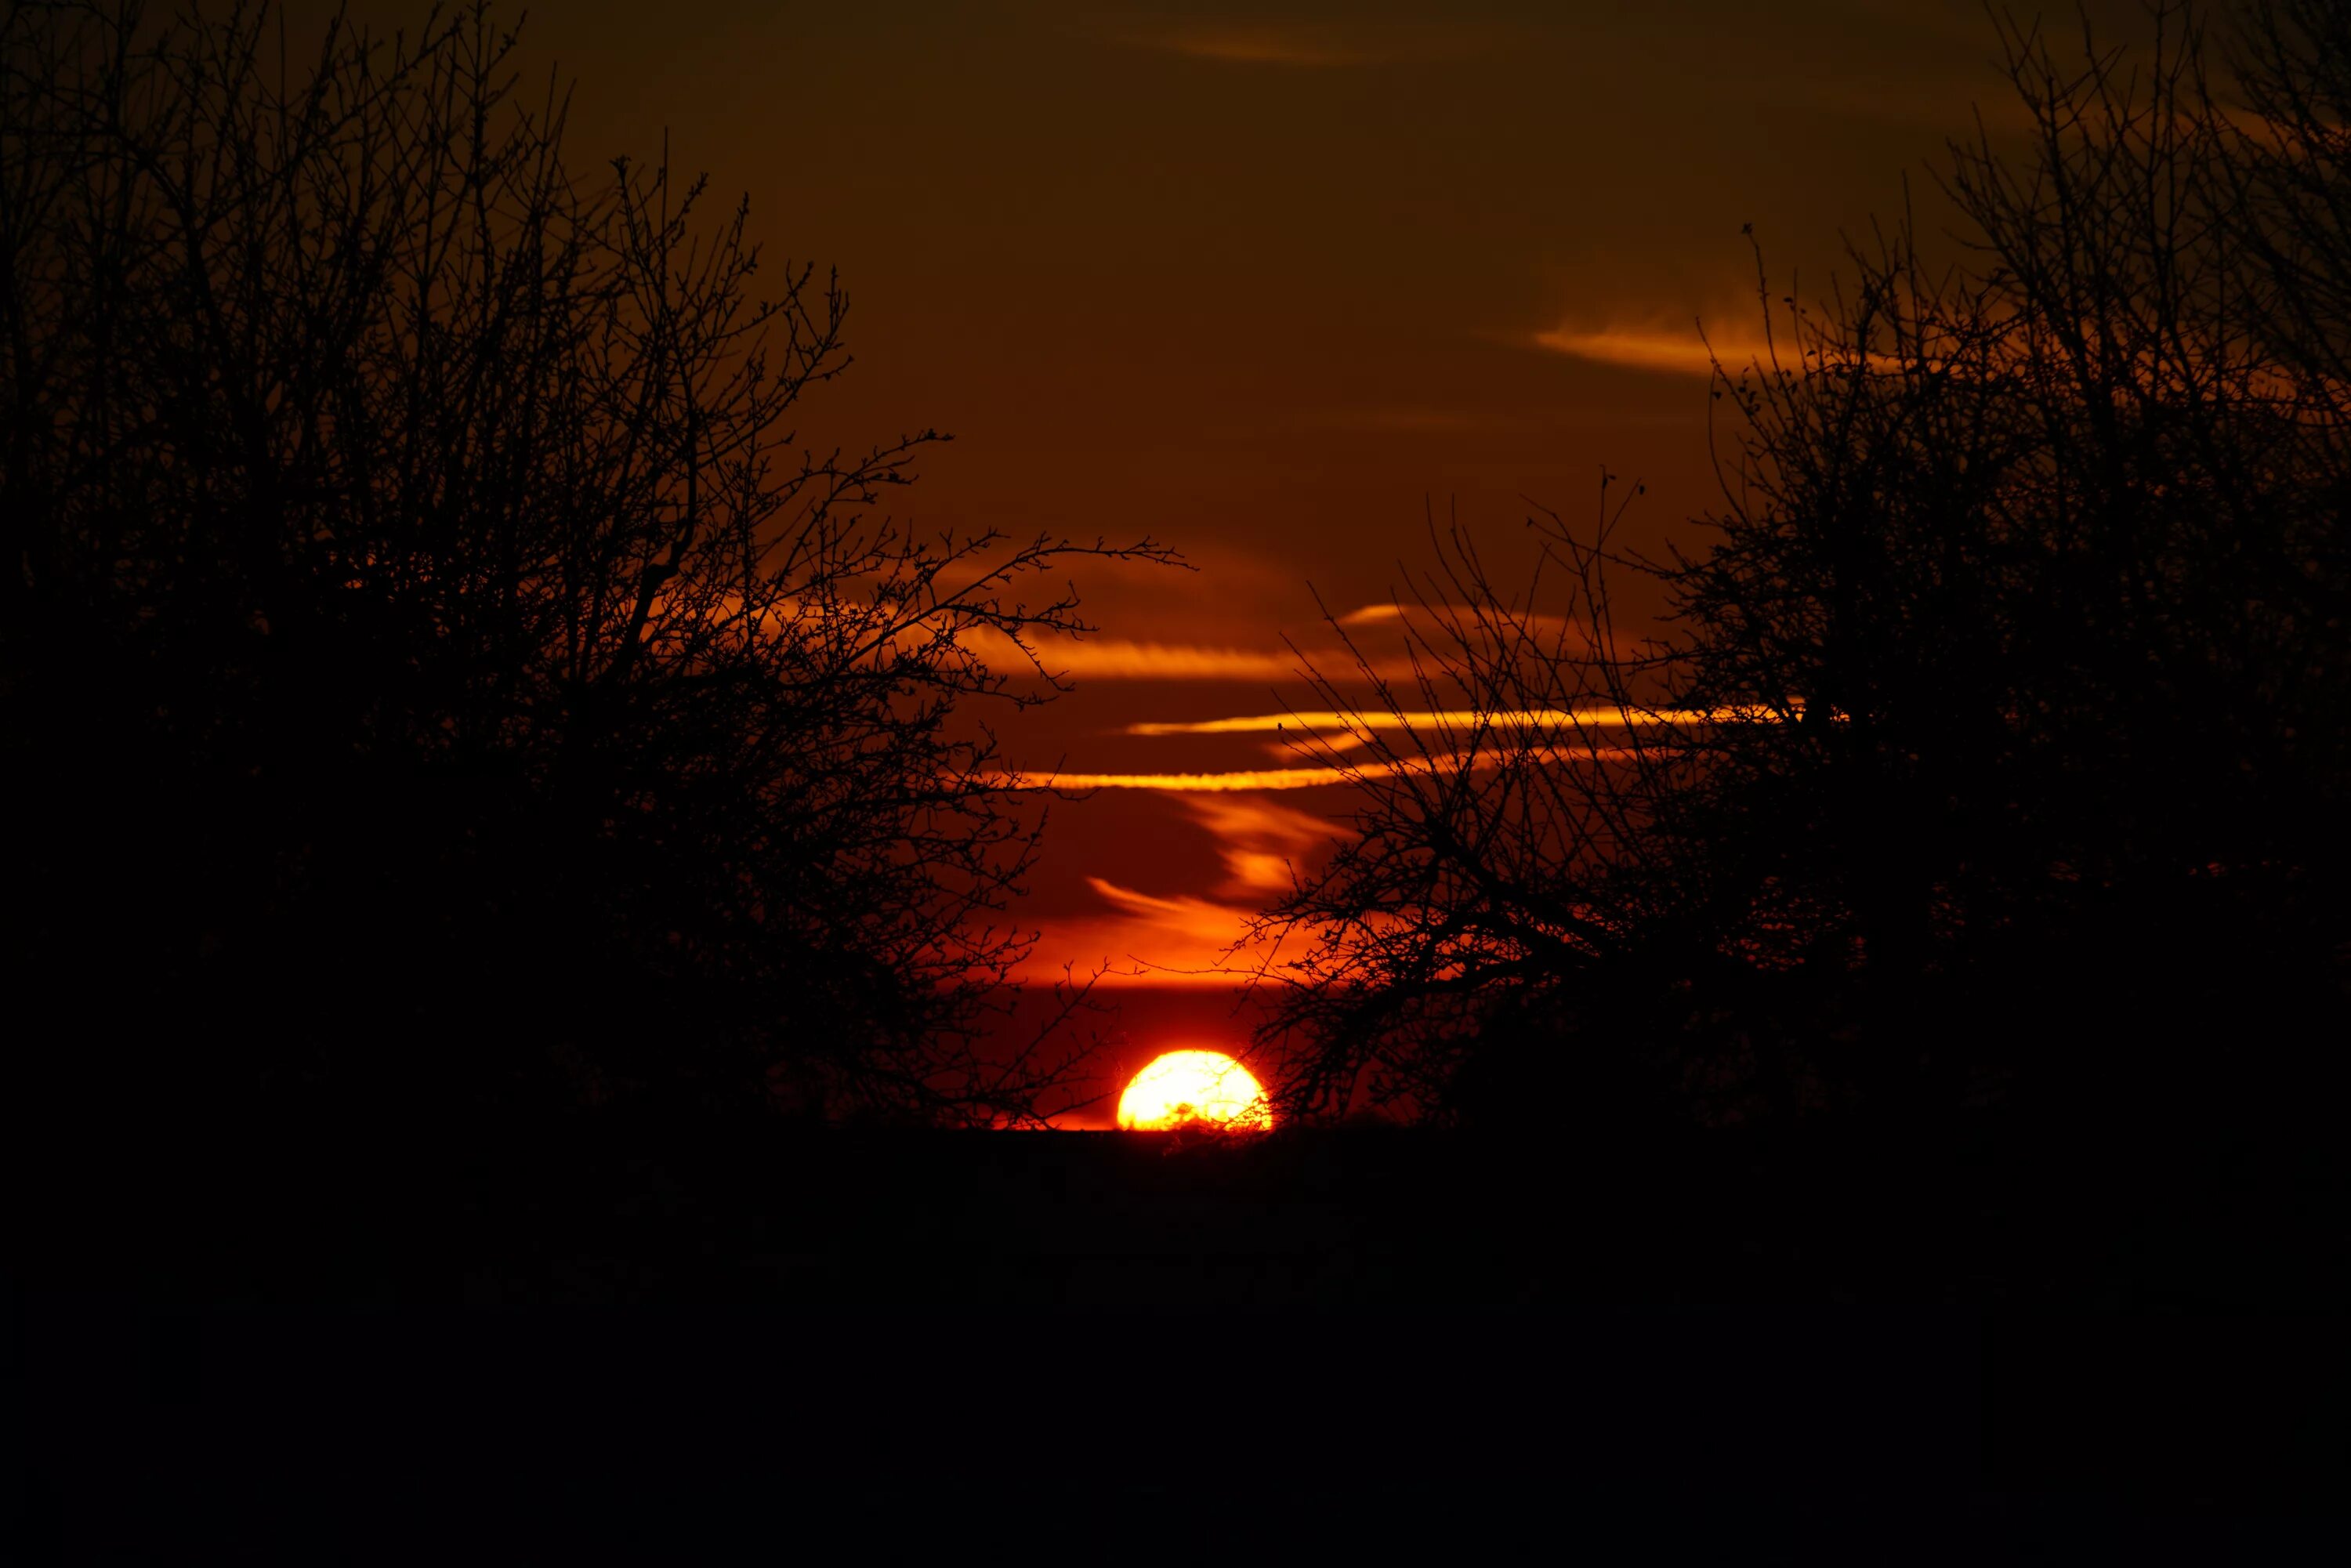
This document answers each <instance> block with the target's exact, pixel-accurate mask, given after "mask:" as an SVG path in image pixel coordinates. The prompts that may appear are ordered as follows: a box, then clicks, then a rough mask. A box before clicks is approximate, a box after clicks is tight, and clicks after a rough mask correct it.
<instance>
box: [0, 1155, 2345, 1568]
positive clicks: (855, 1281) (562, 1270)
mask: <svg viewBox="0 0 2351 1568" xmlns="http://www.w3.org/2000/svg"><path fill="white" fill-rule="evenodd" d="M2344 1169H2345V1163H2344V1161H2343V1160H2342V1159H2341V1158H2340V1156H2339V1153H2338V1152H2337V1151H2336V1150H2335V1149H2333V1148H2331V1147H2326V1146H2323V1145H2321V1144H2320V1143H2318V1142H2316V1141H2314V1140H2312V1139H2310V1138H2308V1137H2279V1136H2262V1135H2258V1134H2245V1135H2241V1136H2222V1135H2219V1134H2212V1135H2209V1136H2206V1137H2203V1138H2201V1139H2194V1138H2183V1137H2181V1136H2179V1135H2178V1134H2173V1133H2155V1132H2150V1133H2149V1134H2147V1135H2145V1136H2144V1137H2140V1138H2137V1139H2135V1140H2128V1141H2124V1142H2117V1141H2116V1140H2111V1139H2109V1140H2107V1141H2105V1143H2103V1144H2102V1145H2101V1146H2100V1148H2099V1151H2098V1152H2097V1153H2096V1154H2095V1156H2093V1155H2087V1154H2085V1153H2084V1152H2083V1150H2082V1148H2081V1145H2080V1144H2079V1141H2078V1140H2072V1139H2067V1138H2063V1137H2059V1136H2056V1135H2054V1134H2050V1133H2047V1132H2045V1131H2044V1132H2035V1131H2033V1130H2032V1129H2027V1128H2022V1127H2019V1126H2016V1125H2014V1124H1994V1123H1985V1124H1976V1125H1971V1126H1967V1127H1960V1128H1949V1129H1943V1130H1941V1131H1938V1132H1936V1133H1933V1134H1920V1133H1918V1132H1917V1131H1916V1130H1914V1131H1912V1132H1910V1133H1907V1134H1903V1135H1901V1136H1894V1135H1890V1134H1884V1135H1873V1136H1868V1137H1863V1136H1859V1135H1855V1134H1835V1135H1822V1134H1807V1136H1805V1137H1804V1138H1802V1139H1801V1140H1799V1139H1793V1138H1782V1139H1776V1140H1774V1139H1765V1138H1760V1137H1756V1136H1752V1135H1747V1134H1709V1135H1704V1136H1693V1137H1690V1138H1688V1139H1686V1140H1680V1141H1673V1140H1667V1141H1665V1142H1656V1141H1646V1142H1644V1143H1643V1144H1642V1145H1640V1146H1639V1148H1638V1149H1637V1150H1634V1149H1620V1150H1597V1149H1593V1148H1592V1147H1590V1146H1589V1145H1586V1146H1584V1147H1583V1148H1581V1149H1578V1150H1573V1151H1567V1152H1562V1151H1561V1150H1558V1149H1534V1148H1516V1149H1504V1150H1496V1149H1493V1148H1490V1147H1481V1146H1479V1145H1475V1144H1472V1143H1470V1142H1468V1141H1467V1140H1462V1139H1448V1138H1445V1137H1435V1136H1423V1135H1420V1134H1398V1133H1393V1132H1380V1131H1368V1130H1367V1131H1360V1132H1346V1133H1332V1134H1316V1135H1311V1136H1308V1135H1300V1136H1280V1137H1275V1138H1272V1139H1268V1140H1263V1141H1261V1142H1259V1143H1256V1144H1252V1145H1237V1146H1230V1147H1214V1146H1176V1145H1170V1144H1169V1143H1168V1142H1167V1141H1165V1140H1158V1139H1137V1138H1131V1137H1123V1136H1120V1135H1116V1134H967V1135H922V1134H849V1133H840V1134H825V1135H806V1134H802V1135H792V1136H788V1135H783V1134H778V1133H777V1132H775V1131H774V1130H773V1129H768V1128H764V1127H734V1128H712V1127H695V1128H693V1129H677V1128H670V1129H661V1128H655V1127H651V1126H647V1125H643V1124H637V1125H630V1126H622V1125H617V1124H616V1125H609V1126H603V1127H594V1128H572V1129H569V1130H565V1131H560V1132H558V1131H551V1130H546V1129H542V1130H539V1131H538V1132H536V1133H533V1134H529V1135H528V1136H522V1135H518V1134H515V1133H514V1132H513V1130H511V1129H507V1130H505V1131H504V1132H502V1133H501V1134H498V1135H496V1136H489V1135H486V1134H482V1135H475V1136H473V1137H463V1136H457V1137H449V1136H446V1135H444V1137H441V1138H435V1139H431V1140H426V1139H423V1138H419V1139H417V1140H416V1141H414V1142H413V1143H409V1144H402V1142H400V1141H398V1140H394V1141H391V1142H386V1141H384V1140H383V1139H381V1138H380V1137H377V1136H372V1135H369V1136H362V1135H360V1134H356V1133H350V1132H345V1133H341V1134H334V1133H318V1134H313V1135H310V1136H308V1137H305V1138H303V1139H300V1140H297V1141H296V1142H294V1143H293V1144H291V1145H289V1144H287V1142H286V1141H285V1140H284V1139H283V1137H282V1136H280V1137H277V1138H274V1139H272V1140H269V1141H267V1142H264V1141H259V1140H256V1139H254V1138H252V1137H251V1136H250V1135H248V1136H246V1137H241V1138H235V1139H232V1138H228V1137H225V1136H222V1137H218V1138H214V1137H208V1136H205V1135H204V1134H201V1133H198V1134H194V1135H193V1136H191V1137H189V1138H188V1139H187V1140H185V1142H184V1144H183V1145H182V1146H179V1147H176V1148H175V1149H173V1150H172V1153H171V1154H170V1155H168V1157H166V1156H163V1155H160V1154H155V1155H154V1156H153V1157H152V1158H147V1159H142V1160H141V1161H139V1162H128V1163H127V1162H125V1161H124V1160H122V1159H121V1158H120V1157H119V1156H118V1157H111V1158H110V1157H106V1156H103V1155H99V1154H98V1153H96V1152H95V1151H94V1150H93V1149H85V1150H84V1151H83V1154H82V1156H81V1157H80V1158H79V1159H78V1160H77V1159H76V1158H74V1157H73V1155H71V1154H70V1153H67V1154H51V1155H45V1156H44V1157H43V1158H42V1159H40V1160H39V1161H37V1162H33V1163H32V1164H31V1166H30V1168H28V1169H27V1170H26V1174H25V1175H24V1176H22V1177H21V1178H20V1179H19V1182H18V1185H17V1192H16V1196H17V1198H18V1203H17V1205H16V1206H15V1207H18V1208H19V1209H20V1211H21V1212H24V1213H25V1214H26V1216H27V1223H26V1225H24V1226H23V1227H21V1228H18V1230H17V1231H16V1239H14V1240H13V1241H12V1242H11V1243H10V1247H11V1268H10V1281H11V1284H10V1299H9V1301H8V1303H7V1309H8V1312H9V1314H10V1343H11V1346H12V1350H13V1360H14V1364H13V1366H12V1368H11V1369H10V1380H11V1382H12V1383H13V1384H14V1385H15V1386H16V1389H17V1390H18V1396H16V1397H14V1398H12V1399H10V1400H9V1401H8V1403H10V1404H11V1405H13V1406H15V1408H16V1411H17V1412H18V1415H17V1424H18V1436H19V1439H20V1444H21V1453H22V1455H23V1461H22V1462H21V1463H20V1464H19V1465H18V1466H17V1467H16V1475H17V1477H18V1482H17V1489H16V1497H15V1498H14V1499H13V1500H12V1511H13V1512H14V1514H15V1517H16V1521H17V1522H16V1526H15V1527H14V1529H13V1530H12V1534H14V1535H16V1538H18V1539H20V1540H23V1541H26V1542H34V1543H37V1547H38V1550H37V1552H34V1553H33V1554H31V1555H29V1556H26V1557H25V1558H22V1559H19V1560H23V1561H50V1560H61V1561H81V1560H110V1559H112V1560H125V1561H195V1560H205V1559H209V1558H212V1557H217V1556H223V1555H256V1554H258V1555H268V1556H287V1557H294V1558H298V1559H303V1560H309V1561H337V1560H344V1559H348V1558H350V1557H353V1556H378V1555H383V1556H396V1557H401V1558H402V1559H413V1558H415V1557H417V1556H419V1555H420V1554H423V1553H431V1554H433V1555H434V1556H436V1557H439V1558H443V1559H448V1560H459V1561H474V1560H485V1559H491V1558H496V1559H499V1560H511V1561H527V1562H528V1561H572V1560H576V1559H578V1558H579V1557H580V1556H582V1555H619V1556H622V1557H630V1558H658V1559H664V1560H684V1559H698V1558H700V1557H703V1556H705V1555H709V1554H710V1552H709V1550H708V1549H709V1548H711V1547H714V1546H722V1545H723V1546H735V1547H744V1548H748V1549H750V1550H753V1551H757V1552H760V1553H761V1554H763V1555H765V1554H773V1553H778V1552H792V1551H799V1552H803V1553H808V1552H814V1553H817V1554H819V1555H820V1556H821V1557H822V1558H824V1559H825V1560H835V1559H840V1558H844V1557H846V1558H852V1559H857V1560H863V1559H869V1558H880V1559H893V1558H896V1557H900V1556H904V1555H908V1554H910V1553H911V1552H914V1550H915V1549H916V1548H917V1547H918V1546H920V1547H921V1548H923V1549H924V1550H925V1551H926V1552H927V1551H929V1550H932V1549H935V1547H937V1546H938V1545H939V1544H941V1543H942V1542H944V1543H946V1545H947V1546H949V1547H950V1548H952V1549H955V1550H957V1551H958V1552H967V1553H968V1554H969V1555H972V1556H975V1557H977V1556H987V1557H994V1556H998V1555H1002V1554H1005V1553H1007V1552H1032V1551H1039V1550H1043V1551H1049V1552H1119V1553H1123V1554H1133V1553H1141V1554H1144V1555H1146V1556H1158V1555H1182V1556H1193V1555H1196V1554H1202V1553H1211V1554H1228V1553H1238V1554H1239V1555H1242V1556H1243V1557H1244V1558H1246V1557H1249V1556H1253V1555H1257V1554H1259V1551H1258V1549H1267V1550H1270V1549H1271V1548H1272V1547H1273V1546H1274V1545H1275V1544H1276V1543H1277V1542H1291V1543H1294V1544H1295V1545H1297V1546H1299V1547H1302V1548H1304V1549H1308V1550H1314V1551H1316V1552H1318V1555H1337V1554H1339V1552H1342V1551H1346V1552H1359V1553H1371V1552H1377V1553H1378V1554H1379V1555H1380V1556H1383V1557H1384V1556H1388V1555H1393V1554H1395V1552H1398V1551H1401V1550H1404V1549H1405V1548H1406V1547H1408V1546H1410V1547H1418V1546H1423V1545H1425V1546H1427V1547H1430V1548H1433V1549H1435V1550H1437V1551H1442V1552H1444V1553H1445V1554H1446V1556H1447V1558H1448V1559H1456V1558H1462V1557H1468V1558H1472V1559H1475V1558H1479V1557H1485V1556H1492V1555H1499V1554H1500V1552H1503V1551H1505V1550H1508V1551H1510V1552H1512V1554H1513V1555H1516V1554H1517V1553H1518V1552H1520V1551H1522V1550H1523V1551H1539V1552H1542V1553H1543V1554H1544V1555H1546V1556H1548V1557H1552V1558H1568V1559H1583V1560H1592V1561H1602V1562H1614V1561H1623V1560H1627V1559H1628V1558H1629V1559H1631V1560H1636V1561H1677V1560H1680V1559H1682V1558H1683V1557H1685V1556H1702V1557H1705V1558H1708V1559H1712V1558H1717V1557H1722V1556H1726V1555H1729V1554H1731V1553H1736V1555H1737V1556H1738V1558H1739V1559H1740V1560H1741V1561H1814V1560H1819V1559H1820V1558H1822V1557H1823V1556H1824V1555H1834V1556H1839V1557H1844V1556H1848V1555H1853V1556H1865V1557H1868V1558H1871V1559H1874V1560H1876V1561H1883V1562H1912V1561H1945V1560H1959V1561H1983V1560H1987V1559H1991V1560H1997V1561H2007V1562H2015V1561H2062V1562H2081V1561H2113V1560H2124V1554H2125V1553H2127V1554H2128V1555H2129V1557H2130V1558H2131V1559H2133V1560H2139V1561H2147V1560H2156V1559H2162V1560H2185V1561H2197V1560H2203V1561H2221V1560H2229V1561H2266V1560H2295V1561H2299V1560H2304V1559H2305V1558H2306V1557H2307V1556H2308V1555H2309V1554H2310V1553H2312V1552H2314V1551H2320V1550H2330V1549H2332V1548H2334V1547H2336V1546H2339V1545H2340V1544H2343V1543H2346V1542H2351V1536H2346V1535H2344V1533H2343V1532H2344V1530H2345V1527H2346V1517H2347V1516H2346V1505H2347V1504H2351V1496H2347V1495H2346V1488H2347V1487H2351V1336H2346V1329H2351V1311H2346V1308H2351V1294H2346V1290H2345V1282H2346V1270H2345V1249H2346V1241H2351V1238H2346V1232H2345V1228H2344V1227H2343V1225H2342V1224H2341V1218H2342V1217H2343V1216H2344V1215H2345V1214H2346V1212H2351V1208H2346V1204H2345V1202H2344V1198H2345V1196H2346V1193H2345V1187H2344V1182H2343V1172H2344ZM820 1542H824V1543H826V1544H820ZM2248 1552H2251V1553H2252V1555H2250V1556H2249V1555H2248ZM2330 1554H2331V1553H2330Z"/></svg>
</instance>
